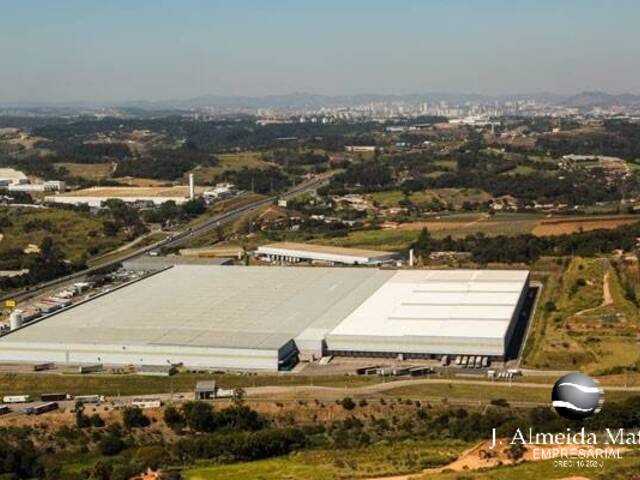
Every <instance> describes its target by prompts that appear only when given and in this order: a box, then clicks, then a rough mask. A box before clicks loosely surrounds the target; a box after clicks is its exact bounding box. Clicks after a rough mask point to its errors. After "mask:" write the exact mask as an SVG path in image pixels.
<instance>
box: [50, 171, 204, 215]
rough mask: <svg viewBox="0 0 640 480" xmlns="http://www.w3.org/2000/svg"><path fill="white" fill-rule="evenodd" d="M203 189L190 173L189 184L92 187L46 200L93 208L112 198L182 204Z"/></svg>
mask: <svg viewBox="0 0 640 480" xmlns="http://www.w3.org/2000/svg"><path fill="white" fill-rule="evenodd" d="M202 191H203V189H202V188H197V187H196V186H195V181H194V177H193V174H189V185H188V186H170V187H90V188H85V189H82V190H76V191H73V192H68V193H65V194H59V195H51V196H47V197H45V198H44V201H45V202H48V203H62V204H66V205H88V206H89V207H91V208H100V207H101V206H102V204H103V203H104V202H106V201H107V200H111V199H118V200H122V201H123V202H127V203H133V204H149V205H161V204H163V203H165V202H168V201H172V202H174V203H175V204H176V205H181V204H183V203H186V202H188V201H189V200H193V199H194V198H195V197H196V195H197V194H202Z"/></svg>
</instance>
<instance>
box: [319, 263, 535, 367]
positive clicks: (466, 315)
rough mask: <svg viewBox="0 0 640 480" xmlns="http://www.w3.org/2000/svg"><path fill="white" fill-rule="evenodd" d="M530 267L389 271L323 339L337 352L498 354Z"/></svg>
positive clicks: (510, 331)
mask: <svg viewBox="0 0 640 480" xmlns="http://www.w3.org/2000/svg"><path fill="white" fill-rule="evenodd" d="M528 277H529V274H528V272H526V271H516V270H409V271H401V272H398V273H397V274H396V275H394V276H393V277H391V278H390V279H389V280H388V281H387V282H385V283H384V285H382V286H381V287H380V288H379V289H378V290H376V292H374V293H373V294H372V295H371V296H370V297H368V298H367V299H366V300H365V301H364V302H363V303H362V304H360V305H359V306H358V308H356V309H355V310H354V311H353V312H351V313H350V314H349V315H348V316H347V317H346V318H345V319H344V320H343V321H342V322H340V323H339V324H338V325H337V326H336V328H334V329H333V330H332V331H331V332H330V333H329V335H328V336H327V338H326V343H327V349H328V351H329V352H330V353H333V354H342V355H389V354H391V355H397V354H402V355H403V356H404V357H424V356H430V355H434V354H436V355H437V354H441V355H446V354H473V355H486V356H491V357H503V356H504V355H505V353H506V352H507V349H508V345H509V343H510V341H511V338H512V335H513V329H514V327H515V324H516V322H515V320H516V319H517V315H518V312H519V311H520V308H521V306H522V304H523V302H524V299H525V296H526V290H527V284H528Z"/></svg>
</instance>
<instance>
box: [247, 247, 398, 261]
mask: <svg viewBox="0 0 640 480" xmlns="http://www.w3.org/2000/svg"><path fill="white" fill-rule="evenodd" d="M256 256H257V257H258V258H260V259H262V260H266V261H269V262H277V263H299V262H314V263H326V264H332V265H334V264H342V265H381V264H383V263H389V262H393V261H394V260H396V259H397V258H398V256H399V254H398V253H395V252H382V251H379V250H365V249H361V248H342V247H333V246H328V245H313V244H310V243H294V242H279V243H271V244H269V245H262V246H260V247H258V249H257V250H256Z"/></svg>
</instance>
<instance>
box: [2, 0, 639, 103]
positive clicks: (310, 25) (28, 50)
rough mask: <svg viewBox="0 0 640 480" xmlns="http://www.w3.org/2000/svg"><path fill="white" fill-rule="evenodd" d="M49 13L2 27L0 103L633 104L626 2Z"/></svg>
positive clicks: (199, 6)
mask: <svg viewBox="0 0 640 480" xmlns="http://www.w3.org/2000/svg"><path fill="white" fill-rule="evenodd" d="M331 3H332V2H328V3H323V4H322V5H319V4H317V5H299V4H297V3H295V2H287V1H280V2H277V3H269V5H268V6H267V5H263V4H261V3H258V2H252V1H242V2H237V3H235V4H234V5H233V6H232V5H228V4H224V3H222V2H200V1H188V2H181V3H177V2H136V3H135V5H129V4H127V3H125V2H120V1H116V2H109V4H108V5H106V4H105V5H103V4H87V3H86V2H78V1H75V0H74V1H65V2H62V3H59V4H56V5H55V7H54V6H53V5H47V4H42V3H39V2H31V1H27V2H21V3H20V4H8V5H6V6H4V7H3V17H2V19H0V53H1V55H0V58H2V60H1V61H2V63H3V67H4V68H0V102H4V103H10V102H29V101H32V102H45V103H49V102H51V103H65V102H107V103H108V102H114V103H115V102H126V101H163V100H180V99H189V98H193V97H198V96H203V95H214V96H250V97H261V96H265V95H282V94H289V93H292V92H312V93H314V94H320V95H356V94H364V93H376V94H414V93H418V94H420V93H424V92H444V93H467V94H471V93H473V94H483V95H498V94H534V93H536V94H539V93H542V92H551V93H557V94H565V95H566V94H573V93H578V92H581V91H606V92H609V93H633V94H638V93H640V88H639V87H638V86H637V84H636V83H635V82H634V80H633V79H634V77H637V76H638V74H640V59H638V58H637V55H635V52H634V51H633V47H634V45H635V44H637V42H638V40H640V33H639V32H637V30H636V29H635V28H634V25H633V20H634V19H635V18H637V14H638V13H640V7H639V6H638V5H637V4H635V3H634V2H616V3H615V4H614V5H607V6H605V5H601V4H598V3H597V2H577V1H569V2H562V4H555V3H553V2H547V1H545V2H535V3H533V2H505V1H502V0H491V1H487V2H483V3H482V8H481V9H480V8H478V6H477V5H474V4H473V3H472V2H463V1H460V2H448V3H445V2H440V1H432V2H414V1H408V0H407V1H402V2H397V3H394V4H393V5H387V4H384V3H382V2H367V3H366V4H365V3H364V2H350V3H349V4H348V5H342V6H338V5H337V4H336V5H335V6H334V5H331Z"/></svg>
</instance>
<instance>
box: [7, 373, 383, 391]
mask: <svg viewBox="0 0 640 480" xmlns="http://www.w3.org/2000/svg"><path fill="white" fill-rule="evenodd" d="M212 379H215V380H216V381H217V382H218V384H219V385H220V386H221V387H222V388H237V387H255V386H257V387H259V386H264V385H283V386H288V385H289V386H294V385H311V384H313V385H316V386H327V387H357V386H363V385H371V384H374V383H377V382H379V381H380V379H379V378H377V377H352V376H345V375H335V376H319V377H308V376H297V375H252V376H248V375H231V374H215V375H214V374H207V373H201V374H196V373H186V372H185V373H179V374H177V375H174V376H172V377H170V378H162V377H148V376H143V375H134V374H98V375H79V374H53V373H47V374H35V373H33V374H31V373H18V374H16V373H5V374H0V394H1V395H14V394H28V395H32V396H37V395H40V394H41V393H46V392H58V391H60V392H67V393H70V394H72V395H88V394H101V395H118V394H119V395H142V394H152V393H171V392H190V391H193V389H194V387H195V385H196V382H197V381H198V380H212Z"/></svg>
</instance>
